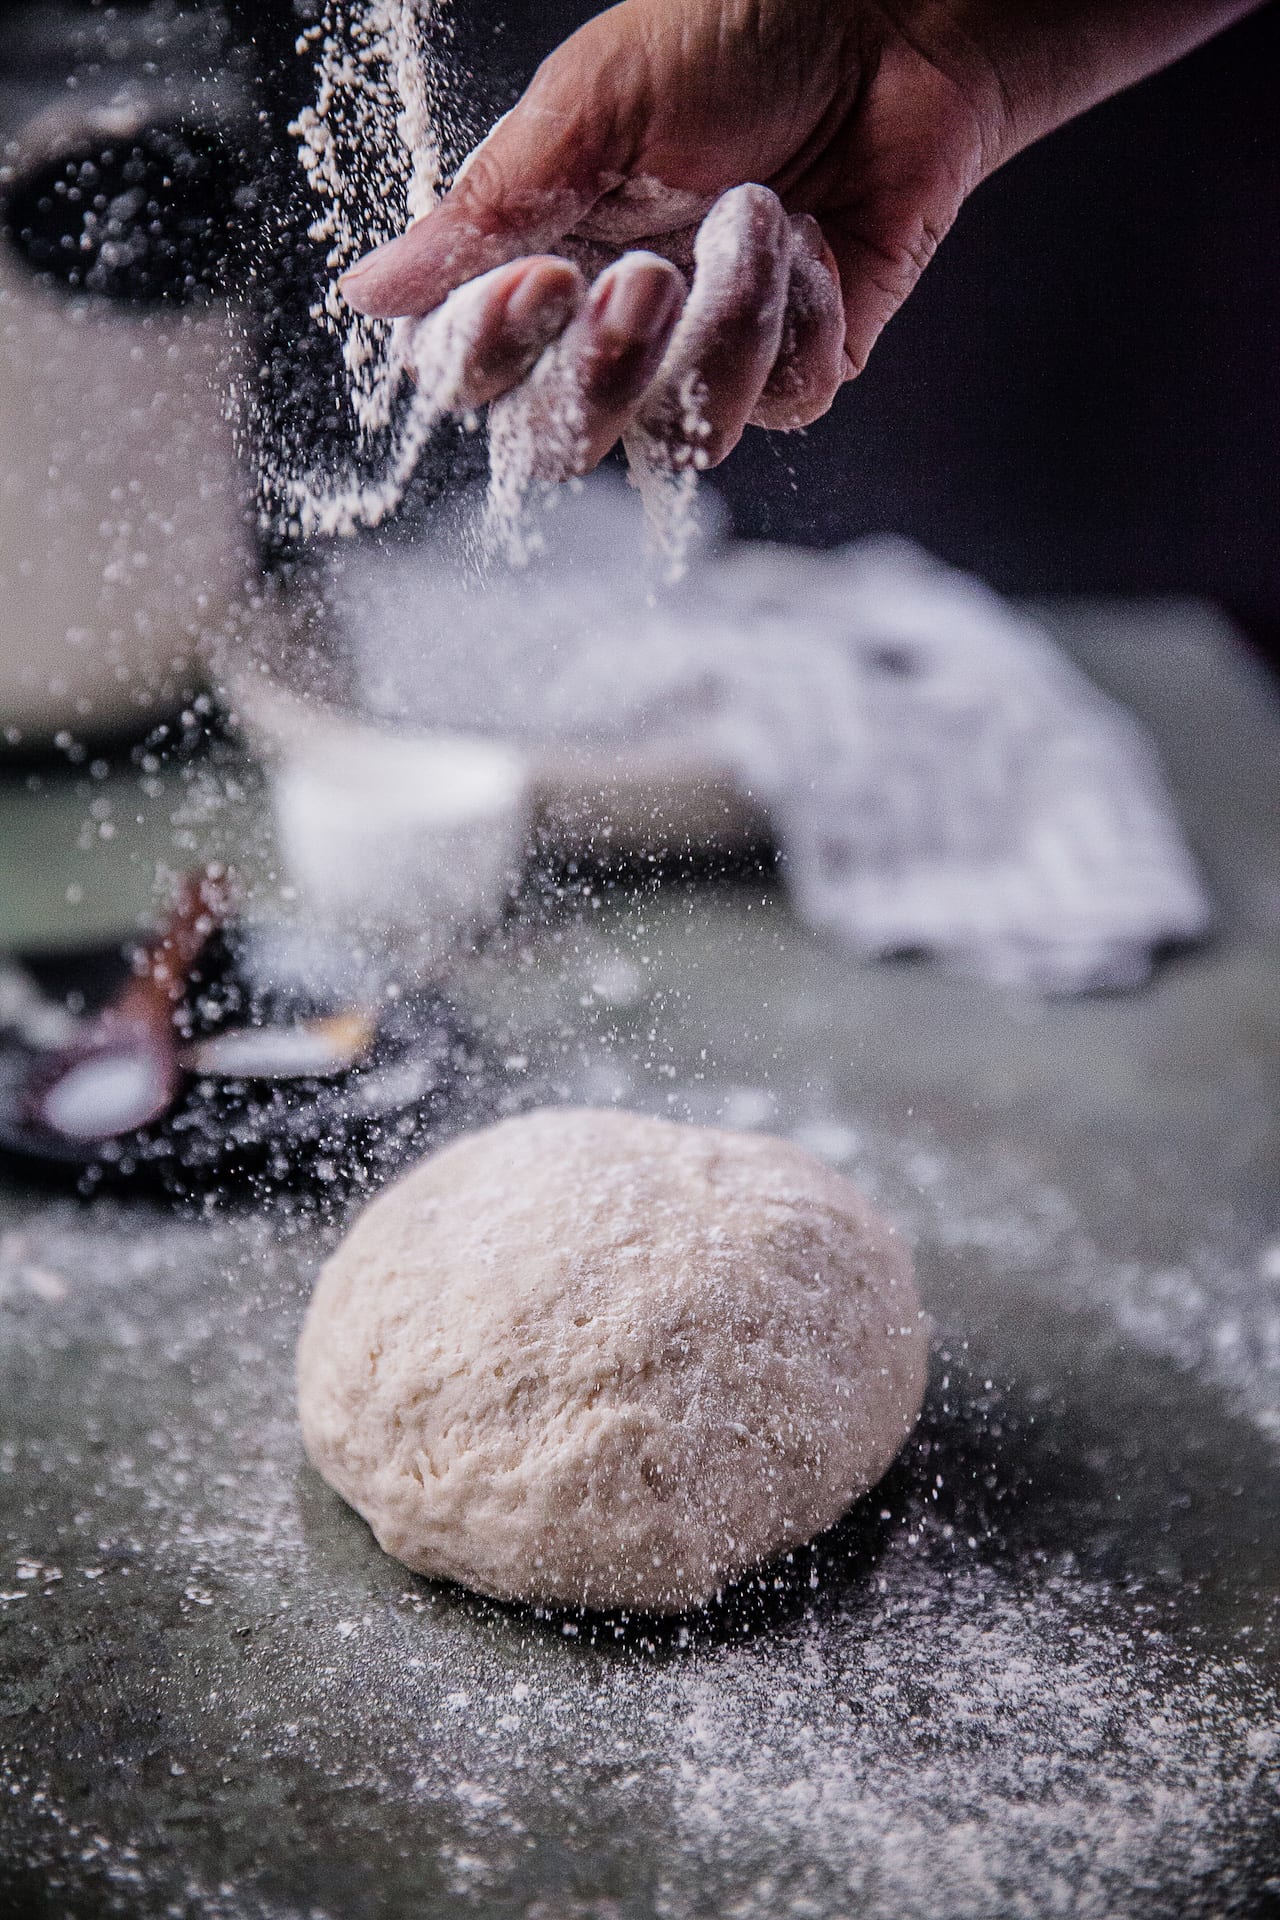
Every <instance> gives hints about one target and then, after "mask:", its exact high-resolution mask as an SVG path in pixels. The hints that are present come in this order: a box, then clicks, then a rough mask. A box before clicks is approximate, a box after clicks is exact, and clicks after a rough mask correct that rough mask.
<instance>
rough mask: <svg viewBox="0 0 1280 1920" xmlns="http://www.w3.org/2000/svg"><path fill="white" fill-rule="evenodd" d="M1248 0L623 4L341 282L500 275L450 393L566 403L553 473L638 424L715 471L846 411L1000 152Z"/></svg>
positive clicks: (433, 295)
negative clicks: (567, 421) (888, 327)
mask: <svg viewBox="0 0 1280 1920" xmlns="http://www.w3.org/2000/svg"><path fill="white" fill-rule="evenodd" d="M1255 3H1256V0H1255ZM1249 4H1250V0H1054V3H1053V4H1049V3H1048V0H803V3H802V4H801V3H800V0H623V4H622V5H620V6H615V7H613V8H612V9H611V10H610V11H609V12H607V13H604V14H601V15H600V16H598V17H597V18H596V19H594V20H592V21H590V22H589V23H588V25H587V26H585V27H584V28H582V29H581V31H580V32H578V33H576V34H574V35H573V36H572V38H571V39H569V40H568V41H566V42H565V44H564V45H563V46H562V47H560V48H559V49H558V51H557V52H556V53H554V54H553V55H552V56H551V58H550V59H549V60H547V61H546V62H545V63H544V64H543V66H542V67H541V68H540V69H539V71H538V73H537V75H536V76H535V79H534V81H533V84H532V85H531V86H530V88H529V90H528V92H527V93H526V94H525V95H524V97H523V98H522V100H521V101H520V102H519V104H518V105H517V107H516V108H515V109H514V110H513V111H512V112H511V113H510V114H508V115H507V117H506V118H505V119H504V120H502V121H500V122H499V124H498V126H497V127H496V128H495V129H494V131H493V132H492V133H491V134H490V136H489V138H488V139H487V140H486V141H485V142H484V143H483V144H482V145H481V146H480V147H479V148H478V149H477V151H476V152H475V153H474V154H473V155H472V156H471V159H470V160H469V162H468V163H467V164H466V165H465V166H464V168H463V169H462V171H461V172H460V174H459V176H458V179H457V181H456V182H455V184H454V187H453V190H452V192H450V193H449V194H448V195H447V196H446V197H445V198H444V199H443V200H442V201H441V202H440V204H439V205H438V206H437V207H435V208H434V209H433V210H432V211H431V212H430V213H429V214H427V215H426V216H425V218H423V219H421V220H420V221H418V222H417V223H416V224H415V225H414V226H413V227H411V228H410V229H409V231H408V232H407V233H406V234H405V235H403V236H402V237H401V238H400V239H399V240H396V241H393V242H392V243H391V244H390V245H389V246H387V247H384V248H381V249H379V250H378V251H377V252H376V253H374V254H372V255H370V256H369V257H368V258H367V259H366V260H365V261H362V262H361V263H360V264H359V265H358V266H357V267H356V268H354V269H353V270H352V272H351V273H350V274H348V275H347V276H346V278H345V280H344V281H343V292H344V294H345V296H346V298H347V300H348V301H349V303H350V304H351V305H352V306H353V307H354V308H356V309H357V310H358V311H360V312H363V313H368V314H373V315H379V316H382V317H386V318H391V317H397V316H420V315H425V314H428V313H432V312H433V311H434V310H435V309H436V308H438V307H439V306H440V305H441V303H442V302H443V301H445V299H446V298H447V297H448V296H449V295H451V294H453V293H454V292H455V290H456V289H458V288H460V287H462V286H463V284H464V283H467V282H471V281H473V280H475V279H476V277H477V276H481V275H485V276H487V278H486V279H485V281H484V283H483V284H482V285H481V286H479V287H468V291H467V296H466V298H467V300H468V307H467V328H468V332H467V340H468V342H469V351H468V353H467V355H466V360H465V366H464V368H463V370H462V374H461V378H460V379H459V380H458V382H457V384H456V391H455V392H454V393H453V394H452V395H451V399H452V400H453V401H454V402H455V403H456V405H457V406H458V407H459V408H466V407H476V406H479V405H482V404H484V403H485V402H487V401H489V400H492V399H495V398H497V397H498V396H499V395H501V394H504V393H506V392H508V391H510V390H511V389H512V388H514V387H516V386H517V385H519V384H520V383H521V382H525V381H526V380H527V379H530V377H531V382H532V389H537V388H538V387H539V386H540V387H542V388H545V390H546V394H547V407H546V409H545V412H546V420H547V425H548V431H547V433H546V435H545V441H544V446H543V452H542V456H541V458H542V468H541V476H540V477H543V478H547V479H556V478H561V477H564V476H565V475H566V474H568V473H571V472H586V471H587V470H588V469H589V468H591V467H592V466H594V465H595V464H596V463H597V462H598V461H599V460H600V459H601V458H602V457H603V456H604V454H605V453H606V452H607V451H608V450H609V448H610V447H611V446H612V445H613V444H614V442H615V441H616V440H617V439H618V438H619V437H621V436H624V435H626V436H628V437H629V436H632V435H638V436H641V437H642V438H643V440H644V442H645V444H646V446H647V447H648V449H649V452H650V455H651V456H652V455H653V454H654V453H655V451H656V452H657V453H658V454H659V455H660V457H661V458H663V459H664V460H665V461H666V462H667V464H669V465H670V466H672V467H680V466H688V465H694V466H710V465H714V464H716V462H718V461H719V460H722V459H723V458H724V456H725V455H726V454H727V453H728V452H729V451H730V450H731V449H732V448H733V447H734V446H735V445H736V443H737V441H738V440H739V438H740V437H741V434H742V432H743V429H744V427H745V426H746V425H747V424H748V423H755V424H759V425H763V426H769V427H782V428H794V427H801V426H805V425H807V424H808V423H809V422H811V421H812V420H814V419H816V418H817V417H818V416H819V415H820V414H822V413H823V412H824V411H825V410H826V409H827V407H829V405H830V404H831V401H832V399H833V397H834V395H835V393H836V391H837V389H838V388H839V386H840V384H841V383H842V381H844V380H846V379H849V378H852V377H853V376H854V375H855V374H857V373H858V372H860V371H861V369H862V367H863V366H864V365H865V363H866V360H867V356H868V354H869V353H870V351H871V348H872V346H873V345H874V343H875V340H876V338H877V337H878V335H879V333H880V331H881V329H882V328H883V327H884V325H885V323H886V322H887V321H888V320H889V319H890V318H891V317H892V315H893V314H894V313H895V312H896V311H897V309H898V307H899V306H900V305H901V304H902V302H903V300H904V299H905V298H906V297H907V295H908V294H909V293H910V291H911V290H912V288H913V287H914V285H915V283H916V281H917V279H918V278H919V276H920V274H921V272H922V271H923V269H924V267H925V266H926V264H927V263H928V261H929V260H930V258H931V257H932V255H933V253H934V251H935V250H936V248H937V246H938V243H939V242H940V240H941V239H942V237H943V235H944V234H945V233H946V232H947V230H948V228H949V227H950V226H951V224H952V222H953V220H954V219H955V216H956V214H957V212H958V210H959V208H960V206H961V204H962V202H963V201H964V199H965V197H966V195H967V194H968V193H969V192H971V191H972V189H973V188H974V187H975V186H976V185H977V184H978V182H979V181H980V180H982V179H983V178H984V177H985V176H986V175H987V174H988V173H990V172H991V171H992V170H993V169H994V168H995V167H996V166H998V165H999V164H1000V163H1001V162H1002V161H1003V160H1004V159H1006V158H1007V157H1008V156H1009V155H1010V154H1011V153H1013V152H1015V151H1016V150H1017V149H1018V148H1019V147H1020V146H1022V145H1025V144H1026V143H1027V141H1028V140H1030V139H1034V138H1036V137H1037V136H1038V135H1039V134H1040V133H1043V132H1045V131H1047V130H1048V129H1049V128H1050V127H1051V126H1054V125H1056V124H1058V123H1059V122H1060V121H1061V120H1063V119H1065V118H1067V117H1068V116H1069V115H1070V114H1071V113H1073V112H1075V111H1078V110H1080V109H1081V108H1083V107H1084V106H1087V105H1089V104H1092V102H1093V101H1094V100H1097V99H1100V98H1102V97H1103V96H1104V95H1105V94H1106V93H1108V92H1110V91H1112V90H1114V88H1115V87H1117V86H1120V85H1124V84H1126V83H1127V82H1128V81H1129V80H1132V79H1136V78H1137V77H1139V76H1140V74H1142V73H1144V72H1147V71H1150V70H1152V69H1153V68H1154V67H1156V66H1158V65H1160V64H1161V63H1162V62H1163V61H1164V60H1167V59H1169V58H1172V57H1173V56H1174V55H1175V54H1176V53H1178V52H1181V51H1183V50H1184V49H1185V48H1186V47H1187V46H1190V45H1191V44H1193V43H1194V42H1195V41H1196V40H1197V39H1200V38H1204V37H1206V35H1207V34H1208V33H1209V32H1211V31H1213V29H1214V28H1215V27H1217V26H1220V25H1223V24H1225V23H1226V22H1227V21H1228V20H1229V19H1231V18H1234V17H1235V16H1236V15H1238V14H1242V13H1244V12H1246V11H1248V10H1249ZM638 248H639V249H641V250H637V249H638ZM588 280H590V281H591V282H592V284H591V285H590V288H589V290H588ZM566 392H568V393H570V394H571V396H572V408H571V412H572V417H573V430H572V432H571V433H570V434H567V435H566V434H565V433H564V432H563V431H560V432H559V433H555V432H552V431H550V426H551V422H552V417H553V413H554V406H553V404H552V403H553V400H554V398H555V396H556V395H559V396H560V397H561V398H563V395H564V394H565V393H566ZM561 411H563V408H562V409H561ZM535 418H536V409H535Z"/></svg>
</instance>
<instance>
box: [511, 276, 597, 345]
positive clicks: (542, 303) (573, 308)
mask: <svg viewBox="0 0 1280 1920" xmlns="http://www.w3.org/2000/svg"><path fill="white" fill-rule="evenodd" d="M580 289H581V282H580V280H579V278H578V276H577V274H576V273H574V272H573V271H572V269H566V270H565V271H564V272H563V273H557V272H550V271H549V272H544V273H529V274H526V275H525V277H524V278H523V279H522V280H519V281H517V283H516V287H515V291H514V292H513V293H512V295H511V297H510V299H509V300H508V301H507V320H508V322H509V323H510V325H511V326H513V327H514V328H515V329H516V330H517V331H518V332H520V333H545V332H550V333H558V332H559V331H560V329H561V328H562V327H566V326H568V324H569V322H570V320H572V318H573V316H574V314H575V313H576V312H577V309H578V305H579V296H580Z"/></svg>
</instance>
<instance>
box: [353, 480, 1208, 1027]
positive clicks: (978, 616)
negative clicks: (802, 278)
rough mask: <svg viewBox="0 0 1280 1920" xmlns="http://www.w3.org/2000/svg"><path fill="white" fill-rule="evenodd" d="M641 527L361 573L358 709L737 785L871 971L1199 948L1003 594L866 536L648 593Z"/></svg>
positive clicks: (1075, 985)
mask: <svg viewBox="0 0 1280 1920" xmlns="http://www.w3.org/2000/svg"><path fill="white" fill-rule="evenodd" d="M638 525H639V513H638V510H637V504H636V502H635V500H634V497H628V496H627V495H626V494H625V492H623V491H622V490H621V489H618V488H615V487H613V486H609V485H597V486H592V487H589V488H588V489H587V490H586V492H585V494H584V495H583V496H581V497H580V498H579V499H578V500H577V501H576V502H571V503H570V504H569V505H568V506H567V507H565V508H563V509H561V510H560V511H559V512H557V513H556V514H555V515H554V516H552V518H551V520H550V522H549V531H548V538H547V550H546V552H545V554H544V556H543V558H542V560H541V561H540V562H538V563H537V564H535V565H534V566H533V567H531V568H529V569H528V570H524V571H521V572H518V573H511V574H498V575H493V574H490V575H488V576H487V577H485V578H484V579H482V580H476V579H474V578H472V579H471V580H467V579H465V578H463V577H461V576H460V575H459V574H458V572H457V571H456V570H455V569H449V568H446V567H445V566H444V565H443V563H442V562H440V561H439V560H437V559H434V558H433V557H432V555H431V553H430V551H424V550H423V549H421V548H405V549H402V550H400V552H399V553H398V554H397V553H395V552H392V553H381V554H377V555H373V556H367V557H361V556H360V553H359V550H358V549H357V550H354V551H353V553H352V555H351V558H350V559H349V561H348V562H347V563H346V565H345V566H344V569H343V573H342V575H341V578H340V580H339V582H338V585H337V596H336V597H337V611H338V615H339V618H340V621H341V623H342V625H343V626H344V628H345V643H346V644H347V645H348V646H349V647H350V648H351V649H352V650H353V651H354V654H355V658H356V664H357V675H358V680H359V683H360V694H361V699H362V702H363V703H364V705H365V707H366V710H367V711H372V712H374V713H376V714H380V715H381V716H383V717H385V718H393V719H395V720H396V721H397V722H404V721H406V720H408V721H413V722H415V723H418V724H421V725H426V726H429V727H433V728H439V729H444V730H448V731H450V732H458V731H466V730H468V729H470V730H477V731H481V732H484V733H489V734H497V735H499V736H501V737H502V738H503V739H505V740H507V741H510V742H512V743H514V744H516V745H517V746H519V747H520V748H522V749H523V750H525V751H526V752H528V753H530V754H532V755H535V756H537V755H540V756H542V757H543V759H544V760H545V758H546V756H547V755H548V754H554V753H555V752H556V751H557V750H562V751H563V752H564V753H566V754H569V753H581V752H582V750H583V749H584V747H585V748H589V749H593V750H594V751H595V753H596V756H597V759H598V760H600V759H604V760H606V761H607V760H608V759H609V757H610V756H613V757H615V758H617V759H619V760H622V759H625V760H627V761H628V763H632V762H634V760H635V757H636V755H637V754H639V755H641V756H643V755H645V754H648V755H651V756H653V758H654V760H655V762H659V761H664V760H665V761H666V762H668V763H669V762H670V760H671V758H672V756H673V755H675V756H677V757H680V756H683V759H684V761H685V763H686V764H688V763H690V762H692V763H693V764H695V765H697V766H701V767H704V768H705V770H706V773H707V775H708V776H709V777H711V776H716V775H723V774H725V773H727V774H728V775H729V776H730V777H731V779H732V781H733V782H734V784H735V785H736V787H737V788H738V789H739V790H740V792H741V793H742V794H743V796H744V797H746V798H749V799H750V800H751V801H752V802H754V804H755V805H756V806H757V807H758V808H759V809H760V810H761V811H762V812H763V814H764V816H765V818H766V819H767V821H768V823H769V826H770V828H771V831H772V832H773V834H774V836H775V838H776V840H777V843H778V846H779V849H780V852H781V856H782V865H783V873H784V875H785V878H786V881H787V883H788V885H789V887H790V891H791V894H792V897H793V899H794V901H795V903H796V906H797V908H798V910H799V912H800V913H801V914H802V915H803V916H804V917H805V918H806V919H807V920H808V921H809V922H811V923H812V924H813V925H814V926H815V927H820V928H823V929H825V930H827V931H829V932H830V933H832V934H834V935H835V936H837V937H838V938H839V939H840V940H842V941H843V942H845V943H846V944H847V945H848V946H850V947H852V948H854V949H855V950H856V951H858V952H859V953H862V954H866V955H868V956H872V955H887V954H893V953H902V952H908V951H909V952H923V953H926V954H930V955H933V956H936V957H937V958H939V959H941V960H944V961H946V962H947V963H949V964H951V965H952V966H954V967H957V968H959V969H962V970H963V971H965V972H967V973H970V974H975V975H979V976H981V977H983V978H986V979H989V980H994V981H998V982H1000V983H1003V984H1007V985H1012V986H1019V987H1024V988H1029V989H1033V990H1038V991H1041V992H1045V993H1070V992H1078V991H1084V990H1088V989H1091V988H1100V987H1105V988H1116V987H1127V986H1132V985H1135V984H1137V983H1138V982H1140V981H1141V980H1143V979H1145V978H1146V976H1147V975H1148V974H1149V972H1150V970H1151V966H1152V962H1153V957H1154V955H1155V953H1156V951H1157V950H1158V949H1159V948H1160V947H1162V946H1163V945H1165V944H1167V943H1170V942H1179V941H1187V940H1193V939H1195V938H1196V937H1198V936H1200V935H1202V934H1203V933H1204V932H1205V931H1206V930H1207V928H1208V926H1209V923H1210V918H1211V914H1210V907H1209V903H1208V900H1207V898H1206V896H1205V893H1204V890H1203V888H1202V886H1201V883H1200V880H1199V878H1198V876H1197V873H1196V870H1195V866H1194V863H1193V861H1192V858H1191V855H1190V853H1189V852H1188V849H1187V847H1186V844H1185V842H1184V840H1183V838H1182V835H1181V832H1180V830H1179V827H1178V823H1177V820H1176V817H1175V814H1174V810H1173V807H1172V805H1171V802H1170V799H1169V796H1168V793H1167V791H1166V788H1165V785H1164V781H1163V778H1162V776H1161V772H1160V768H1159V765H1158V763H1157V760H1156V757H1155V753H1154V751H1153V748H1152V746H1151V744H1150V742H1149V741H1148V739H1147V737H1146V735H1145V733H1144V732H1143V730H1142V729H1141V727H1140V726H1139V725H1138V724H1137V722H1136V721H1135V720H1134V719H1133V718H1132V717H1131V716H1130V715H1129V714H1128V713H1127V712H1125V711H1124V710H1123V709H1122V708H1120V707H1118V706H1117V705H1116V704H1115V703H1114V702H1113V701H1112V700H1110V699H1108V698H1107V697H1106V696H1104V695H1103V694H1102V693H1100V692H1099V691H1098V689H1097V688H1096V687H1094V686H1093V685H1092V683H1091V682H1089V681H1088V680H1087V679H1086V678H1085V676H1084V675H1083V674H1082V673H1080V672H1079V671H1078V670H1077V669H1076V668H1074V667H1073V666H1071V665H1070V664H1069V662H1068V661H1067V660H1066V659H1064V657H1063V656H1062V654H1061V653H1060V652H1059V651H1058V650H1057V649H1056V648H1055V647H1054V645H1053V644H1052V642H1051V641H1050V640H1049V639H1048V638H1047V636H1046V635H1045V634H1044V633H1042V632H1041V631H1040V629H1039V628H1037V627H1036V626H1035V625H1034V624H1033V623H1032V622H1031V621H1029V620H1028V619H1026V618H1024V617H1023V616H1022V615H1020V614H1018V613H1016V612H1015V611H1013V610H1012V609H1010V608H1009V607H1008V606H1006V605H1005V604H1004V603H1003V602H1002V601H1001V600H999V599H998V598H997V597H996V596H995V595H994V594H992V593H990V592H989V591H987V590H986V589H985V588H984V587H982V586H981V585H979V584H978V583H977V582H975V581H973V580H971V579H969V578H967V577H965V576H964V575H961V574H959V573H956V572H954V571H952V570H951V569H949V568H946V567H944V566H941V565H940V564H938V563H937V562H935V561H933V560H931V559H930V558H928V556H926V555H925V554H923V553H921V552H920V551H919V550H918V549H916V548H914V547H912V546H910V545H908V544H906V543H904V542H900V541H886V540H877V541H871V542H865V543H862V544H859V545H857V546H854V547H850V548H846V549H844V550H843V551H840V552H837V553H833V554H816V553H810V552H805V551H802V550H799V549H794V548H781V547H771V546H764V545H753V544H751V545H749V544H745V543H736V544H734V543H721V544H719V545H712V544H710V543H708V544H707V545H706V546H705V547H704V548H703V550H702V551H701V553H700V554H699V555H698V556H697V558H696V559H695V561H694V564H693V566H692V568H691V571H690V573H689V575H688V577H687V578H686V580H685V581H684V582H683V583H682V584H681V585H680V586H679V587H678V588H675V589H671V590H663V591H662V593H661V594H660V595H657V596H655V594H654V592H653V590H652V585H651V578H650V575H649V574H648V572H647V570H646V568H645V564H644V561H643V557H642V554H641V552H640V539H639V534H638ZM663 826H664V828H665V831H666V833H667V835H668V837H669V844H673V845H679V844H681V843H682V841H683V834H682V832H681V822H680V820H679V818H678V817H673V818H670V819H668V820H666V821H665V822H664V823H663ZM658 850H660V849H658Z"/></svg>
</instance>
